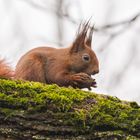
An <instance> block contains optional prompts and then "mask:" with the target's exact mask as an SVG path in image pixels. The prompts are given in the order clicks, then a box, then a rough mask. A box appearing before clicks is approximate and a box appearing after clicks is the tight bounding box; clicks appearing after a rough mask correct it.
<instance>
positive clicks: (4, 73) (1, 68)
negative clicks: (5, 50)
mask: <svg viewBox="0 0 140 140" xmlns="http://www.w3.org/2000/svg"><path fill="white" fill-rule="evenodd" d="M13 76H14V72H13V70H12V69H11V67H10V66H9V65H8V64H7V63H6V62H5V60H0V78H12V77H13Z"/></svg>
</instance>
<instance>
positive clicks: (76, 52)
mask: <svg viewBox="0 0 140 140" xmlns="http://www.w3.org/2000/svg"><path fill="white" fill-rule="evenodd" d="M93 31H94V26H92V27H91V26H90V25H89V21H88V22H86V23H85V24H82V25H80V26H79V30H78V34H77V36H76V39H75V40H74V42H73V44H72V46H71V47H70V59H69V60H70V69H71V71H73V72H75V73H79V72H84V73H87V74H89V75H94V74H96V73H98V72H99V62H98V59H97V57H96V54H95V53H94V51H93V50H92V48H91V42H92V35H93Z"/></svg>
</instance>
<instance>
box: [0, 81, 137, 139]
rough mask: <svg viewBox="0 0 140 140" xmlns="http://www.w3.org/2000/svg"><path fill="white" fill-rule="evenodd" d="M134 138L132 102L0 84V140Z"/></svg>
mask: <svg viewBox="0 0 140 140" xmlns="http://www.w3.org/2000/svg"><path fill="white" fill-rule="evenodd" d="M114 138H116V139H118V140H120V139H139V138H140V107H139V106H138V105H137V103H135V102H126V101H121V100H119V99H118V98H116V97H111V96H106V95H101V94H95V93H91V92H86V91H82V90H79V89H73V88H62V87H58V86H57V85H43V84H40V83H36V82H23V81H10V80H4V79H1V80H0V139H10V140H19V139H20V140H22V139H41V140H45V139H53V140H54V139H58V140H59V139H76V140H77V139H79V140H85V139H99V140H100V139H102V140H104V139H107V140H108V139H114Z"/></svg>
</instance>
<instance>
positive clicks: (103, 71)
mask: <svg viewBox="0 0 140 140" xmlns="http://www.w3.org/2000/svg"><path fill="white" fill-rule="evenodd" d="M90 17H92V20H91V21H92V23H93V24H94V25H95V32H94V35H93V41H92V48H93V50H94V51H95V52H96V54H97V56H98V59H99V62H100V73H99V74H98V75H96V76H95V78H96V81H97V83H98V88H97V89H93V91H96V92H98V93H105V94H109V95H113V96H117V97H119V98H121V99H125V100H135V101H138V102H139V103H140V0H0V57H1V58H5V59H7V60H8V62H9V63H10V64H11V66H12V67H13V68H14V67H15V65H16V63H17V61H18V60H19V58H20V57H21V56H22V55H23V54H24V53H25V52H27V51H28V50H30V49H31V48H34V47H38V46H45V45H46V46H52V47H66V46H69V45H70V44H71V43H72V41H73V40H74V38H75V33H76V31H77V28H78V25H79V23H80V22H81V21H82V20H87V19H89V18H90Z"/></svg>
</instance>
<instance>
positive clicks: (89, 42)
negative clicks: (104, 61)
mask: <svg viewBox="0 0 140 140" xmlns="http://www.w3.org/2000/svg"><path fill="white" fill-rule="evenodd" d="M93 31H94V25H93V26H91V27H90V28H89V34H88V36H87V38H86V45H87V46H88V47H91V43H92V35H93Z"/></svg>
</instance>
